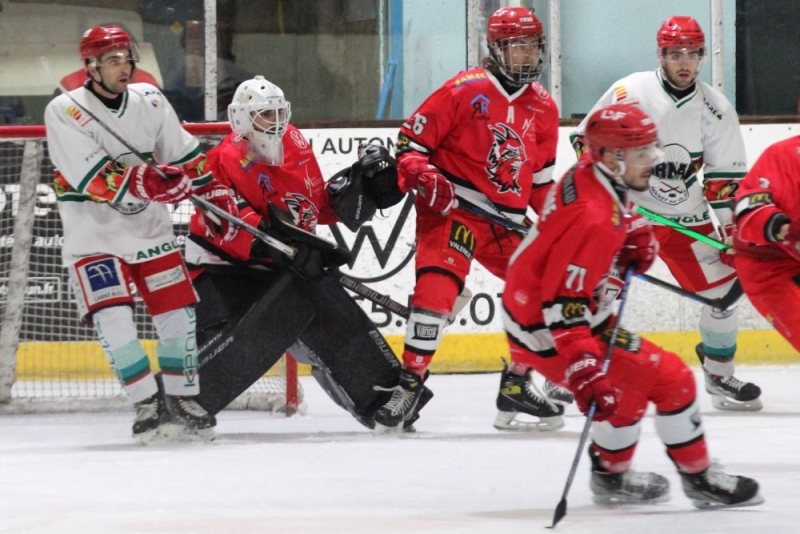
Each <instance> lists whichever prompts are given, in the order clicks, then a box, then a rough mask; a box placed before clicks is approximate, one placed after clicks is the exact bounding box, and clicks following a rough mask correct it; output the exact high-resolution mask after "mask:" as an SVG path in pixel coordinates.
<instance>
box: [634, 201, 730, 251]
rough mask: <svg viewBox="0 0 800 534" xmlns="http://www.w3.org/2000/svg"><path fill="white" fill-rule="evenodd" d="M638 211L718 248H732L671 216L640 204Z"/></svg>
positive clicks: (652, 219)
mask: <svg viewBox="0 0 800 534" xmlns="http://www.w3.org/2000/svg"><path fill="white" fill-rule="evenodd" d="M636 211H637V212H638V213H640V214H641V215H643V216H645V217H647V218H648V219H650V220H651V221H655V222H657V223H659V224H663V225H664V226H669V227H670V228H673V229H675V230H677V231H679V232H680V233H682V234H684V235H688V236H689V237H691V238H693V239H696V240H698V241H700V242H701V243H705V244H706V245H708V246H710V247H714V248H715V249H717V250H728V249H729V248H731V247H730V246H728V245H726V244H725V243H723V242H722V241H717V240H716V239H714V238H713V237H708V236H707V235H703V234H701V233H700V232H695V231H694V230H692V229H691V228H687V227H686V226H684V225H682V224H681V223H679V222H675V221H673V220H672V219H670V218H669V217H664V216H663V215H659V214H658V213H653V212H652V211H650V210H649V209H647V208H643V207H641V206H639V207H638V208H636Z"/></svg>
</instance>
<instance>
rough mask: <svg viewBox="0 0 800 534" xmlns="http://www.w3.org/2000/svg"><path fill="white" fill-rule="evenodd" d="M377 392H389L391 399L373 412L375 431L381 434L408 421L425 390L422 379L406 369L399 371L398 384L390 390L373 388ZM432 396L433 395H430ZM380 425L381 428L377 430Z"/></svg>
mask: <svg viewBox="0 0 800 534" xmlns="http://www.w3.org/2000/svg"><path fill="white" fill-rule="evenodd" d="M375 389H376V390H378V391H391V392H392V397H391V398H390V399H389V400H388V401H387V402H386V404H384V405H383V406H381V407H380V408H378V410H377V411H376V412H375V423H376V426H375V430H376V432H377V433H382V431H385V429H387V428H395V427H398V426H399V425H400V423H404V422H405V421H407V420H410V419H411V418H412V417H413V416H414V411H415V409H416V407H417V404H418V403H419V400H420V398H421V397H422V392H423V391H424V390H425V389H426V388H425V386H424V385H423V379H422V378H421V377H420V376H419V375H417V374H415V373H412V372H411V371H408V370H407V369H401V370H400V383H399V384H398V385H396V386H394V387H392V388H382V387H380V386H375ZM431 396H433V395H431ZM426 402H427V401H426ZM378 425H380V426H381V427H383V428H382V429H381V428H379V426H378Z"/></svg>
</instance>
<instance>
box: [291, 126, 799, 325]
mask: <svg viewBox="0 0 800 534" xmlns="http://www.w3.org/2000/svg"><path fill="white" fill-rule="evenodd" d="M741 128H742V133H743V135H744V139H745V144H746V147H747V156H748V163H749V164H750V165H752V164H753V162H755V160H756V158H757V157H758V156H759V155H760V154H761V152H762V151H763V150H764V149H765V148H766V147H767V146H769V145H770V144H772V143H774V142H776V141H779V140H781V139H784V138H786V137H790V136H792V135H797V134H798V133H800V126H798V125H797V124H776V125H743V126H742V127H741ZM572 129H573V128H571V127H569V128H560V130H559V142H558V155H557V163H556V172H555V174H556V176H558V177H559V178H560V177H561V176H562V175H563V174H564V172H566V171H567V170H568V169H569V167H571V166H572V165H573V164H574V163H575V161H576V159H575V154H574V152H573V151H572V148H571V146H570V144H569V134H570V132H571V131H572ZM303 133H304V134H305V135H306V137H307V138H308V139H309V140H310V141H311V143H312V144H313V146H314V152H315V153H316V154H317V156H318V159H319V162H320V165H321V167H322V171H323V175H324V176H325V177H326V178H329V177H330V176H332V175H333V174H334V173H336V172H337V171H339V170H341V169H342V168H344V167H346V166H348V165H350V164H351V163H352V162H353V161H355V159H356V148H357V146H358V143H359V142H362V141H364V140H375V141H376V142H380V143H381V144H384V145H387V144H388V145H390V146H391V147H392V148H393V147H394V142H395V141H396V139H397V130H396V129H393V128H375V129H372V128H369V129H368V128H360V129H309V130H304V131H303ZM401 212H402V204H401V205H398V206H395V207H393V208H391V209H389V210H385V211H384V215H385V217H384V218H382V219H381V218H380V214H379V216H378V217H377V218H376V220H374V221H373V222H371V223H368V224H367V225H365V226H364V228H362V229H361V230H360V232H359V234H360V235H358V234H354V233H351V232H349V231H348V230H347V229H346V228H344V227H343V226H342V225H339V228H340V231H341V235H342V238H343V239H344V240H345V242H346V243H347V246H348V247H353V245H354V244H355V243H357V242H359V240H360V244H361V246H360V249H359V251H358V252H359V253H358V255H357V259H356V262H355V264H354V265H353V268H352V270H348V269H345V270H344V271H345V272H347V273H348V274H351V275H352V276H356V277H359V278H376V277H377V278H380V277H385V276H386V275H387V273H391V271H393V270H396V269H397V268H398V267H399V266H400V265H401V264H402V262H403V260H404V259H408V256H409V255H410V254H411V253H412V246H413V243H414V227H415V225H414V217H413V208H412V211H411V212H410V213H409V214H408V216H407V217H405V218H403V217H401ZM397 225H401V227H402V229H401V230H399V229H397V228H395V226H397ZM398 230H399V236H398V237H397V239H396V241H395V242H394V243H393V244H392V243H391V242H390V241H391V236H392V233H393V231H394V232H397V231H398ZM319 234H320V235H321V236H323V237H325V238H328V239H333V236H332V234H331V233H330V231H329V230H328V229H327V228H326V227H320V229H319ZM370 234H374V238H375V244H372V243H371V242H370V239H369V237H371V235H370ZM376 250H377V252H378V253H376ZM380 253H382V254H383V255H384V257H383V258H381V260H382V261H383V264H381V261H380V260H379V258H378V255H379V254H380ZM413 263H414V262H413V259H412V260H411V261H410V262H409V263H408V264H407V265H406V266H405V267H404V268H402V269H400V270H399V271H398V272H396V273H395V274H392V275H391V276H390V277H388V278H386V279H384V280H381V281H377V282H368V283H369V285H370V286H371V287H373V288H374V289H376V290H378V291H380V292H382V293H384V294H387V295H390V296H391V297H392V298H394V299H395V300H397V301H399V302H402V303H406V302H407V299H408V295H409V294H410V292H411V290H412V289H413V284H414V267H413ZM649 274H651V275H652V276H656V277H658V278H661V279H663V280H666V281H669V282H671V283H674V279H673V278H672V277H671V275H670V274H669V272H668V271H667V269H666V266H665V265H664V264H663V263H662V262H661V261H660V260H659V261H658V262H657V263H656V265H655V266H654V267H653V269H652V270H651V271H650V273H649ZM467 285H468V287H469V288H470V290H471V291H472V293H473V295H475V296H476V298H473V302H471V303H470V306H469V307H468V308H467V309H466V310H465V311H464V312H462V313H461V316H460V318H459V319H460V320H459V321H457V322H456V323H455V324H453V325H452V326H450V327H449V328H448V332H449V333H478V332H480V333H487V332H501V331H502V326H501V322H500V319H499V314H498V310H499V299H498V294H499V293H500V292H501V291H502V287H503V286H502V282H501V281H500V280H498V279H497V278H495V277H494V276H493V275H491V274H489V273H488V272H487V271H486V270H484V269H483V268H482V267H481V266H480V265H478V264H477V262H475V263H473V272H472V273H471V274H470V277H469V279H468V280H467ZM364 306H365V309H367V310H368V311H370V316H371V317H372V318H373V320H375V321H376V322H377V323H378V324H381V325H383V324H384V323H388V324H385V326H384V327H383V328H382V330H383V332H384V334H402V333H404V331H405V327H404V324H405V323H404V322H402V321H399V320H398V318H397V317H396V316H395V317H392V318H388V317H387V316H386V315H385V314H383V313H373V312H371V305H369V304H364ZM741 308H742V309H741V312H740V317H741V327H742V328H743V329H769V328H771V326H770V325H769V323H767V322H766V321H765V320H764V319H762V318H761V316H760V315H759V314H758V313H757V312H756V311H755V310H754V309H753V308H752V306H750V304H749V303H748V302H744V303H743V304H742V306H741ZM699 309H700V307H699V306H698V305H696V304H695V303H693V302H689V301H688V300H687V299H684V298H680V297H677V296H676V295H674V294H672V293H669V292H667V291H665V290H663V289H660V288H658V287H655V286H652V285H650V284H648V283H646V282H643V281H641V280H636V281H635V285H634V286H633V287H632V288H631V292H630V297H629V304H628V308H627V312H626V314H625V315H626V318H625V325H626V327H627V328H630V329H631V330H634V331H665V332H675V331H692V330H696V329H697V318H698V313H699Z"/></svg>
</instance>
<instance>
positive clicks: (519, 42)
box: [503, 37, 542, 75]
mask: <svg viewBox="0 0 800 534" xmlns="http://www.w3.org/2000/svg"><path fill="white" fill-rule="evenodd" d="M541 55H542V44H541V40H540V39H539V38H538V37H515V38H513V39H508V40H507V41H506V43H505V44H504V46H503V60H504V61H505V64H506V68H507V69H508V70H509V71H511V72H513V73H521V74H523V75H530V74H531V73H533V72H534V71H535V70H536V69H538V68H539V56H541Z"/></svg>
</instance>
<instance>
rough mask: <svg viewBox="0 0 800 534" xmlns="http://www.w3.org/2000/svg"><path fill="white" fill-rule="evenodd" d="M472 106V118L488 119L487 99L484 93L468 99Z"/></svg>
mask: <svg viewBox="0 0 800 534" xmlns="http://www.w3.org/2000/svg"><path fill="white" fill-rule="evenodd" d="M469 104H470V105H471V106H472V118H473V119H478V120H482V121H486V120H489V99H488V98H487V97H486V96H485V95H478V96H476V97H475V98H473V99H472V100H470V101H469Z"/></svg>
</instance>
